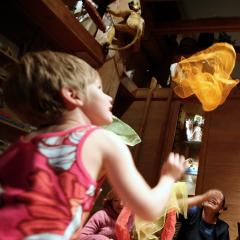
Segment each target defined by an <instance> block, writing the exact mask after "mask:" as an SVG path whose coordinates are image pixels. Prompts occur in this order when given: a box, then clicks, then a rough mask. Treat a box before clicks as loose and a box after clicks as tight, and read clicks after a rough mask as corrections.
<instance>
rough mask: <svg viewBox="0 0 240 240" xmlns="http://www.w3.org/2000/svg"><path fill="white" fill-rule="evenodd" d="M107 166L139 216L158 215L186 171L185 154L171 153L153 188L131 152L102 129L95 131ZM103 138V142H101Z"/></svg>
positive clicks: (104, 164) (117, 190)
mask: <svg viewBox="0 0 240 240" xmlns="http://www.w3.org/2000/svg"><path fill="white" fill-rule="evenodd" d="M93 135H94V136H93V137H94V141H95V142H97V145H98V147H97V148H96V149H98V151H99V153H100V154H102V159H103V162H102V164H103V169H104V170H105V171H106V174H107V176H108V179H109V181H110V183H111V184H112V186H113V188H114V189H115V191H116V192H117V194H118V195H119V197H120V198H121V199H122V200H123V201H125V202H126V203H127V205H128V206H129V207H130V208H131V209H132V210H133V212H134V213H136V214H137V215H138V216H139V217H141V218H143V219H145V220H154V219H156V218H158V217H159V216H160V215H161V213H162V211H163V210H164V208H165V205H166V203H167V201H168V199H169V195H170V191H171V187H172V185H173V183H174V182H175V180H177V179H178V178H180V177H181V175H182V174H183V172H184V169H185V165H184V160H185V159H184V157H182V156H179V155H178V154H174V153H171V154H170V155H169V157H168V159H167V161H166V162H165V163H164V165H163V167H162V171H161V177H160V179H159V182H158V184H157V185H156V186H155V187H154V188H151V187H150V186H149V185H148V184H147V183H146V181H145V180H144V179H143V177H142V176H141V175H140V173H139V172H138V170H137V169H136V167H135V165H134V162H133V159H132V156H131V153H130V151H129V149H128V148H127V147H126V145H125V144H123V143H122V141H121V140H120V139H119V138H118V137H117V136H116V135H114V134H112V133H110V132H107V131H106V130H98V131H96V132H95V133H94V134H93ZM98 139H99V141H98Z"/></svg>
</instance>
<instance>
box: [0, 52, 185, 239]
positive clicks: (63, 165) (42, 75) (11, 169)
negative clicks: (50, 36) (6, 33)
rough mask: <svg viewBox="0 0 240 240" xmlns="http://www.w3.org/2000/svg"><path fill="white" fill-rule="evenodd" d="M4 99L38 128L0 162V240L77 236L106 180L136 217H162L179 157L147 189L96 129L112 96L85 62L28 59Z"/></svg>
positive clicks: (180, 166) (118, 144)
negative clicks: (3, 239) (0, 238)
mask: <svg viewBox="0 0 240 240" xmlns="http://www.w3.org/2000/svg"><path fill="white" fill-rule="evenodd" d="M4 95H5V101H6V103H7V105H8V106H9V107H10V109H11V110H13V111H14V112H15V113H16V114H17V115H18V116H19V118H20V119H21V120H22V121H24V122H27V123H29V124H32V125H33V126H36V127H38V130H37V131H35V132H32V133H30V134H29V135H27V136H24V137H21V138H20V139H19V140H18V141H17V142H16V143H15V144H14V145H13V146H11V147H10V148H9V149H8V151H7V152H6V153H5V154H4V155H2V156H1V158H0V184H1V195H0V219H1V224H0V236H4V237H5V236H7V237H8V239H14V240H18V239H28V240H31V239H34V240H36V239H41V240H43V239H48V240H49V239H75V238H78V237H79V232H80V231H81V227H82V226H83V224H84V222H85V220H86V217H87V215H88V213H89V212H90V211H91V209H92V207H93V204H94V202H95V198H96V196H97V193H98V189H99V186H100V185H101V183H102V181H103V177H104V176H107V177H108V180H109V181H110V183H111V185H112V186H113V188H114V190H115V191H116V193H117V194H118V196H119V197H120V198H121V199H122V200H123V201H124V202H125V203H126V204H127V206H128V207H130V208H131V209H132V211H133V212H134V213H136V214H137V215H138V216H140V217H141V218H143V219H146V220H153V219H156V218H157V217H158V216H159V215H160V214H161V212H162V211H163V209H164V207H165V205H166V203H167V201H168V197H169V195H170V191H171V187H172V185H173V183H174V182H175V180H177V179H179V178H180V177H181V175H182V174H183V172H184V170H185V164H184V161H185V160H184V157H183V156H179V155H178V154H175V153H170V155H169V157H168V159H167V161H166V162H165V163H164V164H163V167H162V170H161V177H160V179H159V182H158V184H157V185H156V186H155V187H154V188H150V187H149V185H148V184H147V183H146V182H145V180H144V179H143V177H142V176H141V175H140V174H139V172H138V171H137V169H136V167H135V165H134V161H133V159H132V156H131V154H130V151H129V149H128V148H127V147H126V145H125V144H124V143H123V142H122V141H121V140H120V139H119V138H118V137H117V136H116V135H115V134H113V133H111V132H109V131H107V130H104V129H102V128H101V127H100V126H102V125H106V124H110V123H111V122H112V113H111V108H112V98H111V97H109V96H108V95H106V94H104V93H103V91H102V83H101V79H100V76H99V74H98V72H97V71H96V70H94V69H93V68H92V67H90V66H89V65H88V64H87V63H86V62H84V61H83V60H81V59H79V58H78V57H75V56H72V55H69V54H65V53H59V52H52V51H42V52H32V53H28V54H26V55H25V56H24V57H23V58H22V59H21V60H20V62H19V63H18V64H16V67H15V70H14V71H13V73H12V74H11V76H10V78H9V79H8V81H6V83H5V86H4ZM159 203H161V204H159Z"/></svg>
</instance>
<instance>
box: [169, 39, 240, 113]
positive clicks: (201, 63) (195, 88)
mask: <svg viewBox="0 0 240 240" xmlns="http://www.w3.org/2000/svg"><path fill="white" fill-rule="evenodd" d="M235 60H236V53H235V50H234V48H233V46H232V45H230V44H228V43H216V44H214V45H212V46H211V47H209V48H207V49H206V50H203V51H200V52H198V53H196V54H194V55H192V56H191V57H189V58H182V59H181V61H180V62H179V63H177V64H173V65H171V75H172V80H173V81H174V82H176V83H177V86H176V87H174V92H175V93H176V94H177V95H178V96H179V97H181V98H186V97H189V96H191V95H193V94H195V95H196V96H197V98H198V99H199V100H200V102H201V103H202V106H203V109H204V110H205V111H211V110H214V109H215V108H217V107H218V106H219V105H220V104H222V103H223V102H224V101H225V100H226V98H227V96H228V95H229V93H230V91H231V90H232V88H234V87H235V86H236V85H237V84H238V82H239V80H232V79H231V76H230V74H231V72H232V70H233V68H234V65H235Z"/></svg>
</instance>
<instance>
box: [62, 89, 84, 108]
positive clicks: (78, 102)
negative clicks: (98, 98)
mask: <svg viewBox="0 0 240 240" xmlns="http://www.w3.org/2000/svg"><path fill="white" fill-rule="evenodd" d="M60 93H61V96H62V98H63V102H64V104H65V105H66V107H70V108H71V107H77V106H78V107H79V106H80V107H81V106H83V97H82V96H81V95H80V94H79V92H78V91H76V90H75V89H72V88H69V87H62V88H61V91H60Z"/></svg>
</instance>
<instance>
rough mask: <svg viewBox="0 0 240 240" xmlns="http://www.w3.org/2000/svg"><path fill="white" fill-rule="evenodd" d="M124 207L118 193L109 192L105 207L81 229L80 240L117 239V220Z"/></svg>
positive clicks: (104, 203)
mask: <svg viewBox="0 0 240 240" xmlns="http://www.w3.org/2000/svg"><path fill="white" fill-rule="evenodd" d="M122 208H123V202H122V201H121V200H120V199H119V198H118V196H117V195H116V193H114V192H113V191H110V192H108V194H107V196H106V198H105V199H104V202H103V209H102V210H100V211H97V212H96V213H95V214H93V216H92V217H91V218H90V219H89V221H88V222H87V223H86V225H85V226H84V227H83V229H82V231H81V234H80V236H79V240H108V239H113V240H116V239H117V238H116V234H115V222H116V219H117V217H118V215H119V213H120V212H121V210H122ZM129 228H130V226H129Z"/></svg>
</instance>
